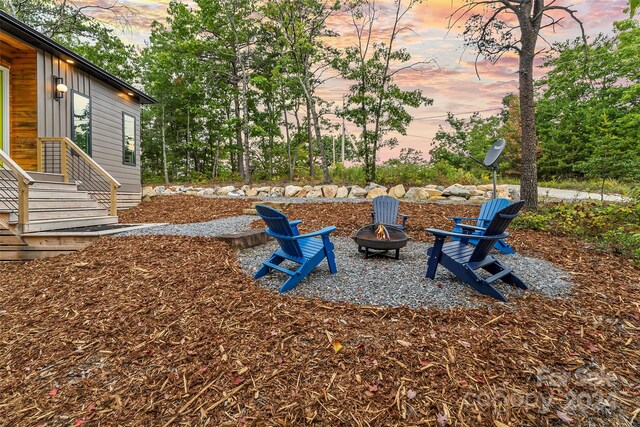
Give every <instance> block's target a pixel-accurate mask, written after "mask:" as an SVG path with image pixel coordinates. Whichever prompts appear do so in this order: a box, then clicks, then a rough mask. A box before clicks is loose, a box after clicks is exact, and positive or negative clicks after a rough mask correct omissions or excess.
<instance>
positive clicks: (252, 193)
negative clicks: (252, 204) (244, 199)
mask: <svg viewBox="0 0 640 427" xmlns="http://www.w3.org/2000/svg"><path fill="white" fill-rule="evenodd" d="M245 193H246V194H247V196H249V197H256V196H257V195H258V190H257V189H256V188H249V189H247V190H246V191H245Z"/></svg>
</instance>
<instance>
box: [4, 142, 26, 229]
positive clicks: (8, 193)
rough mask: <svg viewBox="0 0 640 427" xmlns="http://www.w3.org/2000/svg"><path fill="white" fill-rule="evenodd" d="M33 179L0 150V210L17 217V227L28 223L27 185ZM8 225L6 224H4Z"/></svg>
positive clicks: (19, 227) (20, 227)
mask: <svg viewBox="0 0 640 427" xmlns="http://www.w3.org/2000/svg"><path fill="white" fill-rule="evenodd" d="M33 182H34V180H33V179H32V178H31V177H30V176H29V174H28V173H26V172H25V171H24V170H23V169H22V168H21V167H20V166H19V165H18V164H17V163H16V162H14V161H13V159H11V157H9V155H7V154H6V153H5V152H4V151H2V150H0V212H2V213H9V219H10V217H11V214H14V215H16V216H17V217H18V229H19V230H20V231H22V228H23V226H25V225H27V224H29V186H30V185H31V184H33ZM6 225H8V224H6Z"/></svg>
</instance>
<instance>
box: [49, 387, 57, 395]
mask: <svg viewBox="0 0 640 427" xmlns="http://www.w3.org/2000/svg"><path fill="white" fill-rule="evenodd" d="M56 394H58V389H57V388H52V389H51V391H50V392H49V396H55V395H56Z"/></svg>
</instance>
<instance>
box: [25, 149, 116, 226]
mask: <svg viewBox="0 0 640 427" xmlns="http://www.w3.org/2000/svg"><path fill="white" fill-rule="evenodd" d="M45 142H54V143H55V142H57V143H59V144H60V148H61V156H60V173H61V174H62V176H63V177H64V181H65V182H69V175H70V174H69V167H68V161H67V155H66V152H67V148H69V149H70V150H71V151H72V152H73V153H74V154H76V155H77V156H78V157H80V158H81V159H82V160H84V162H85V163H86V164H87V165H89V167H90V168H91V169H92V170H94V171H95V172H96V173H98V174H99V175H101V176H102V177H103V179H104V180H105V181H106V182H107V183H108V184H109V193H110V201H109V215H113V216H115V215H117V214H118V208H117V203H118V201H117V189H118V188H120V187H121V184H120V183H119V182H118V180H117V179H115V178H114V177H113V176H112V175H111V174H110V173H109V172H107V171H106V170H104V168H103V167H102V166H100V165H99V164H98V163H97V162H96V161H95V160H93V159H92V158H91V157H89V156H88V155H87V153H85V152H84V151H83V150H82V149H81V148H80V147H78V146H77V145H76V143H75V142H73V141H72V140H71V139H69V138H67V137H46V138H38V139H37V156H38V158H37V162H38V171H40V172H44V169H43V167H44V159H43V150H42V144H43V143H45ZM94 197H95V195H94ZM98 201H99V202H101V201H100V200H99V199H98ZM101 203H102V202H101Z"/></svg>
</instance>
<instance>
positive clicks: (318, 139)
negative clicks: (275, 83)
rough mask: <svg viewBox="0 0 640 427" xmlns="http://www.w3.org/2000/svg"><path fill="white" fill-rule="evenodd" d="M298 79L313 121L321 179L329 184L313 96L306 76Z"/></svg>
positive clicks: (318, 119)
mask: <svg viewBox="0 0 640 427" xmlns="http://www.w3.org/2000/svg"><path fill="white" fill-rule="evenodd" d="M298 79H299V80H300V84H301V86H302V91H303V92H304V96H305V98H306V101H307V117H309V113H311V118H312V119H313V130H314V132H315V136H316V145H317V146H318V150H319V151H320V157H321V160H322V163H321V164H322V179H323V181H324V182H327V183H328V182H331V177H330V176H329V162H328V159H327V156H326V155H325V152H324V144H323V143H322V130H321V128H320V116H319V115H318V111H317V110H316V102H315V100H314V99H313V94H312V91H311V87H310V84H309V78H308V76H305V77H304V78H303V77H301V76H298ZM310 151H311V149H310ZM312 176H313V175H312Z"/></svg>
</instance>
